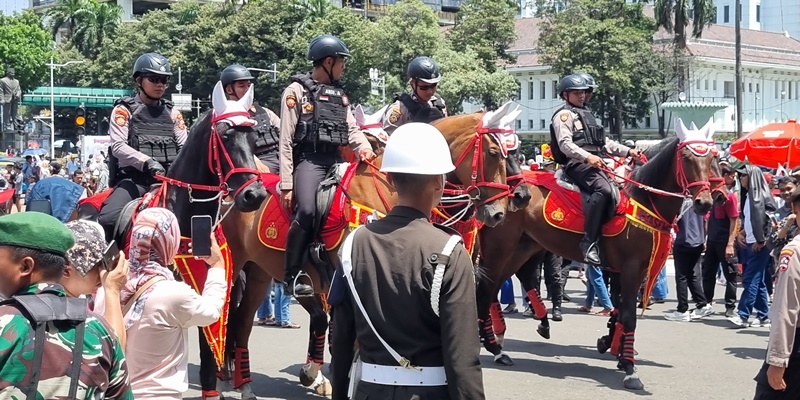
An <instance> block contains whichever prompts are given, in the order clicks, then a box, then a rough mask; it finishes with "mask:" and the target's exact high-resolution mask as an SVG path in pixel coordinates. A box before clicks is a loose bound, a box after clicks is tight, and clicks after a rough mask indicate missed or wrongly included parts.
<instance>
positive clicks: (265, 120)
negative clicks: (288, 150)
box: [250, 102, 280, 157]
mask: <svg viewBox="0 0 800 400" xmlns="http://www.w3.org/2000/svg"><path fill="white" fill-rule="evenodd" d="M250 116H251V117H253V119H254V120H256V122H257V125H256V133H257V134H258V137H257V138H256V152H255V155H256V156H257V157H258V156H262V155H264V154H268V153H272V152H277V151H278V143H280V127H278V126H275V125H272V121H270V120H269V114H267V110H265V109H264V107H261V106H260V105H258V103H256V102H253V106H252V107H250Z"/></svg>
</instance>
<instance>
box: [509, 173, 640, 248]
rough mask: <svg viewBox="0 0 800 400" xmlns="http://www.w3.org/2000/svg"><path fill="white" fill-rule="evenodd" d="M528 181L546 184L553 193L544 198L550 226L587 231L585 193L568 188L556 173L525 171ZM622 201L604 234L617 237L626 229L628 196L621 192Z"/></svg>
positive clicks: (539, 184)
mask: <svg viewBox="0 0 800 400" xmlns="http://www.w3.org/2000/svg"><path fill="white" fill-rule="evenodd" d="M523 174H524V176H525V180H526V181H527V182H528V183H530V184H532V185H536V186H541V187H544V188H545V189H547V190H549V191H550V193H548V194H547V197H546V198H545V199H544V210H543V213H544V218H545V221H547V223H548V224H550V226H552V227H554V228H558V229H561V230H564V231H568V232H573V233H583V223H584V219H585V218H584V215H583V207H582V205H581V193H580V192H576V191H573V190H568V189H565V188H564V187H562V186H561V185H559V184H558V181H557V179H556V175H555V174H554V173H552V172H546V171H523ZM620 197H621V199H620V202H619V204H618V205H617V208H616V210H615V212H614V216H613V217H612V218H611V220H609V221H608V222H606V223H605V224H603V236H617V235H619V234H620V233H622V231H623V230H624V229H625V227H626V226H627V224H628V220H627V218H626V217H625V212H626V210H627V209H628V199H627V198H625V197H624V195H622V194H620Z"/></svg>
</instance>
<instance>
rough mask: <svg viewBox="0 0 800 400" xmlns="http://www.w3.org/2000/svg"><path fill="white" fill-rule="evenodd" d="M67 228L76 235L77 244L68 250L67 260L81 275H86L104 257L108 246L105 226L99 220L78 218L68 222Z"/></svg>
mask: <svg viewBox="0 0 800 400" xmlns="http://www.w3.org/2000/svg"><path fill="white" fill-rule="evenodd" d="M67 228H68V229H69V230H70V231H71V232H72V236H74V237H75V245H74V246H72V248H71V249H69V250H67V262H69V264H70V265H72V266H73V267H75V269H76V270H77V271H78V273H80V274H81V276H86V274H88V273H89V271H91V270H92V268H94V267H95V265H97V264H98V263H99V262H100V261H101V260H102V259H103V252H104V251H105V248H106V239H105V236H104V231H103V227H102V226H100V224H98V223H97V222H93V221H86V220H77V221H70V222H67Z"/></svg>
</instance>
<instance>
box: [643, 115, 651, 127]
mask: <svg viewBox="0 0 800 400" xmlns="http://www.w3.org/2000/svg"><path fill="white" fill-rule="evenodd" d="M644 127H645V128H649V127H650V117H645V119H644Z"/></svg>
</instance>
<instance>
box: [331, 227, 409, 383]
mask: <svg viewBox="0 0 800 400" xmlns="http://www.w3.org/2000/svg"><path fill="white" fill-rule="evenodd" d="M362 226H363V225H362ZM362 226H359V227H358V228H356V229H354V230H353V231H352V232H350V234H349V235H347V238H346V239H345V240H344V244H343V245H342V272H343V274H344V277H345V279H346V280H347V285H348V286H350V291H351V292H352V293H353V299H354V300H355V302H356V305H357V306H358V309H359V310H361V314H362V315H363V316H364V319H365V320H366V321H367V324H368V325H369V327H370V329H372V333H374V334H375V336H376V337H377V338H378V340H379V341H380V342H381V344H382V345H383V347H384V348H386V351H388V352H389V354H391V355H392V358H394V359H395V361H397V363H398V364H399V365H400V366H401V367H403V368H414V367H413V366H412V365H411V362H409V361H408V359H406V358H405V357H403V356H401V355H400V354H399V353H398V352H397V351H395V349H393V348H392V346H389V343H386V341H385V340H383V337H382V336H381V335H380V333H378V331H377V330H376V329H375V325H373V324H372V320H370V319H369V315H367V310H365V309H364V305H363V304H361V297H359V296H358V292H357V291H356V286H355V284H354V283H353V259H352V257H353V238H354V237H355V235H356V232H358V230H359V229H361V227H362Z"/></svg>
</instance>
